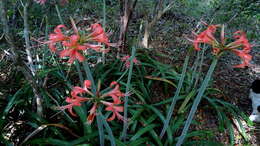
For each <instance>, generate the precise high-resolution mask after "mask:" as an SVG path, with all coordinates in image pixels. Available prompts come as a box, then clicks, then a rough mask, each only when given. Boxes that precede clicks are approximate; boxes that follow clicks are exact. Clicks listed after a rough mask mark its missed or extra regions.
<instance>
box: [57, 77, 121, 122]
mask: <svg viewBox="0 0 260 146" xmlns="http://www.w3.org/2000/svg"><path fill="white" fill-rule="evenodd" d="M91 84H92V83H91V81H90V80H85V81H84V86H83V87H79V86H75V87H74V88H73V89H72V91H71V93H70V96H71V97H67V98H66V102H67V103H69V104H68V105H65V106H62V107H60V109H61V110H65V109H67V110H68V111H69V113H70V114H71V115H72V116H77V115H76V114H75V113H74V112H73V107H75V106H81V105H82V103H84V102H90V103H92V104H93V105H92V107H91V109H90V110H89V115H88V116H87V123H88V124H91V123H92V122H93V120H94V118H95V116H96V114H97V113H96V110H97V108H98V107H99V106H101V105H105V106H106V108H105V110H106V111H111V112H112V116H111V117H110V118H108V119H107V121H112V120H114V119H115V118H117V119H119V120H122V121H125V120H124V117H123V116H122V115H121V114H120V113H121V112H123V111H124V107H123V106H122V105H121V104H122V103H123V102H122V101H121V98H122V97H124V96H125V94H124V93H122V92H121V91H120V86H119V84H118V83H117V82H115V81H113V82H111V84H110V86H109V87H110V89H111V90H110V91H108V92H104V91H100V85H98V87H99V88H98V90H97V91H96V93H93V92H91ZM99 84H100V83H99Z"/></svg>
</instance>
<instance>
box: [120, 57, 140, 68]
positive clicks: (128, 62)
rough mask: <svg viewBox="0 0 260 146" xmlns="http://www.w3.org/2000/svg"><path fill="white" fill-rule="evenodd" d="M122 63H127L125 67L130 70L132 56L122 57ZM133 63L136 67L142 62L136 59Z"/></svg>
mask: <svg viewBox="0 0 260 146" xmlns="http://www.w3.org/2000/svg"><path fill="white" fill-rule="evenodd" d="M121 61H122V62H124V63H125V64H124V65H125V67H126V68H130V63H131V62H130V56H129V55H127V56H124V57H122V58H121ZM133 62H134V64H135V65H139V64H140V61H139V60H137V59H136V58H133Z"/></svg>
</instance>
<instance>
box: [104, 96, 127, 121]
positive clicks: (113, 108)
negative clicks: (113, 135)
mask: <svg viewBox="0 0 260 146" xmlns="http://www.w3.org/2000/svg"><path fill="white" fill-rule="evenodd" d="M102 103H103V104H104V105H106V106H107V107H106V109H105V110H106V111H111V112H112V113H113V115H112V116H111V117H110V118H108V119H107V121H112V120H114V119H115V117H117V119H119V120H122V121H124V117H123V116H122V115H120V114H119V112H123V111H124V107H123V106H117V105H116V104H115V103H110V102H105V101H102Z"/></svg>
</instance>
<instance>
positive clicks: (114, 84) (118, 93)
mask: <svg viewBox="0 0 260 146" xmlns="http://www.w3.org/2000/svg"><path fill="white" fill-rule="evenodd" d="M113 87H114V89H112V90H111V91H109V92H107V93H105V94H103V95H102V96H101V98H103V97H108V96H110V97H112V99H113V101H114V103H115V104H121V103H122V102H121V100H120V98H121V97H124V96H125V95H124V93H122V92H121V91H120V89H119V84H118V83H117V82H116V81H113V82H111V84H110V88H113Z"/></svg>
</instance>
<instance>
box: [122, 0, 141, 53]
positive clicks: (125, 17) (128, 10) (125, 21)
mask: <svg viewBox="0 0 260 146" xmlns="http://www.w3.org/2000/svg"><path fill="white" fill-rule="evenodd" d="M119 3H120V34H119V41H118V47H119V50H118V54H119V53H121V52H122V51H125V47H126V36H127V31H128V25H129V21H130V19H131V17H132V14H133V10H134V8H135V6H136V3H137V0H134V1H131V0H119Z"/></svg>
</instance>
